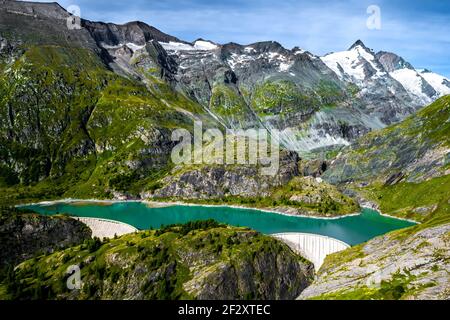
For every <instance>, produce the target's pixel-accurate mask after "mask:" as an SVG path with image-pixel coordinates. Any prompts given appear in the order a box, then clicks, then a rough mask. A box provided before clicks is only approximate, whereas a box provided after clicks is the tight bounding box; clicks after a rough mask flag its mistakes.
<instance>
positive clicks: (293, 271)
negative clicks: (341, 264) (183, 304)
mask: <svg viewBox="0 0 450 320" xmlns="http://www.w3.org/2000/svg"><path fill="white" fill-rule="evenodd" d="M71 265H78V266H79V267H80V268H81V280H82V288H81V290H74V291H70V290H68V289H67V287H66V280H67V278H68V276H69V275H67V274H66V271H67V268H68V267H69V266H71ZM313 276H314V268H313V265H312V263H310V262H308V261H306V260H305V259H303V258H301V257H300V256H298V255H296V254H294V253H293V252H292V251H291V249H290V248H289V247H288V246H287V245H285V244H283V243H281V242H279V241H277V240H275V239H273V238H271V237H268V236H264V235H261V234H259V233H257V232H255V231H251V230H249V229H245V228H234V227H227V226H224V225H219V224H217V223H216V222H214V221H202V222H193V223H189V224H186V225H177V226H169V227H165V228H163V229H160V230H156V231H144V232H139V233H135V234H131V235H126V236H123V237H120V238H118V239H111V240H108V241H106V242H101V241H100V240H96V241H91V242H89V243H86V244H84V245H81V246H78V247H74V248H70V249H66V250H63V251H58V252H55V253H54V254H51V255H47V256H41V257H37V258H34V259H32V260H29V261H26V262H24V263H22V264H21V265H19V266H18V268H16V270H15V272H14V274H13V275H10V277H9V282H8V284H7V288H8V289H7V291H8V292H9V294H10V295H11V297H13V298H16V299H194V298H195V299H293V298H295V297H297V296H298V295H299V294H300V292H301V291H302V290H303V289H304V288H305V287H307V286H308V285H309V283H310V282H311V281H312V278H313Z"/></svg>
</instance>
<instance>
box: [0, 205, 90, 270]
mask: <svg viewBox="0 0 450 320" xmlns="http://www.w3.org/2000/svg"><path fill="white" fill-rule="evenodd" d="M91 233H92V232H91V230H90V229H89V228H88V227H87V226H86V225H85V224H83V223H81V222H79V221H77V220H75V219H71V218H69V217H63V216H53V217H47V216H41V215H37V214H25V213H20V212H16V211H15V210H14V209H0V268H2V267H5V266H7V265H9V264H11V265H15V264H18V263H19V262H22V261H24V260H27V259H30V258H31V257H33V256H35V255H40V254H49V253H52V252H54V251H57V250H60V249H63V248H66V247H71V246H76V245H78V244H80V243H82V242H83V241H85V240H88V239H90V238H91Z"/></svg>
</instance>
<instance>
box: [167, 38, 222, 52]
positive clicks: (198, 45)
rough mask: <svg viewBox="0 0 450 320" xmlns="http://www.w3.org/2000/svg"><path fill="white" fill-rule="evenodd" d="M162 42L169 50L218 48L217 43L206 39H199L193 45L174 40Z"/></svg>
mask: <svg viewBox="0 0 450 320" xmlns="http://www.w3.org/2000/svg"><path fill="white" fill-rule="evenodd" d="M160 44H161V46H162V47H163V48H164V49H165V50H168V51H212V50H215V49H217V48H218V46H217V45H216V44H214V43H212V42H209V41H204V40H197V41H195V42H194V44H193V45H192V44H188V43H181V42H174V41H170V42H160Z"/></svg>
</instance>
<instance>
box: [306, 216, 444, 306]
mask: <svg viewBox="0 0 450 320" xmlns="http://www.w3.org/2000/svg"><path fill="white" fill-rule="evenodd" d="M416 229H418V230H414V229H413V230H412V231H408V232H406V231H397V232H394V233H391V234H388V235H385V236H382V237H378V238H376V239H373V240H371V241H369V242H367V243H366V244H363V245H360V246H357V247H354V248H351V249H349V250H347V251H346V252H342V253H338V254H334V255H332V256H329V257H327V258H326V260H325V263H324V265H323V266H322V267H321V269H320V271H319V273H318V275H317V277H316V279H315V281H314V282H313V284H312V285H311V286H309V287H308V288H307V289H306V290H305V291H304V292H302V294H301V295H300V299H408V300H409V299H421V300H446V299H449V297H450V276H449V272H450V255H449V252H450V224H444V225H441V226H437V227H431V228H425V229H423V228H420V227H416ZM411 233H412V234H411Z"/></svg>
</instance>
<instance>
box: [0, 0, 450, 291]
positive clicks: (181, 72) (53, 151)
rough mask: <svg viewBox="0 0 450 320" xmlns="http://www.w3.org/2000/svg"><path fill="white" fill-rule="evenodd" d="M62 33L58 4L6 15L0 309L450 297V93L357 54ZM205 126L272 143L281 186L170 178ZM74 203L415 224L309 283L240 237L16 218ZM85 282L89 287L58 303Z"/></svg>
mask: <svg viewBox="0 0 450 320" xmlns="http://www.w3.org/2000/svg"><path fill="white" fill-rule="evenodd" d="M71 19H73V17H72V16H71V15H70V14H69V13H68V12H67V11H66V10H65V9H63V8H62V7H61V6H59V5H58V4H57V3H37V2H22V1H11V0H0V205H1V206H2V208H1V209H0V258H1V260H0V299H180V298H182V299H296V298H299V299H449V298H450V80H449V79H447V78H445V77H444V76H441V75H439V74H437V73H434V72H432V71H430V70H417V69H415V68H414V67H413V66H412V65H411V64H410V63H408V62H407V61H406V60H405V59H404V58H402V57H400V56H398V55H396V54H395V53H391V52H384V51H379V52H375V51H373V50H372V49H369V48H367V47H366V46H365V45H364V43H363V42H362V41H360V40H358V41H356V42H355V43H354V44H353V45H352V46H351V47H350V48H349V49H348V50H345V51H341V52H335V53H329V54H327V55H325V56H317V55H315V54H313V53H311V52H308V51H305V50H302V49H301V48H298V47H295V48H293V49H287V48H284V47H283V46H282V45H281V44H279V43H277V42H274V41H268V42H258V43H253V44H247V45H241V44H237V43H226V44H218V43H214V42H211V41H208V40H204V39H198V40H196V41H194V42H189V41H184V40H181V39H178V38H176V37H173V36H171V35H168V34H165V33H163V32H161V31H159V30H158V29H156V28H154V27H152V26H149V25H147V24H145V23H143V22H139V21H135V22H130V23H127V24H124V25H116V24H113V23H103V22H93V21H88V20H84V19H81V21H80V25H79V27H77V28H68V25H67V22H68V21H71ZM198 121H201V122H202V124H203V129H204V130H207V129H215V128H217V129H219V130H220V131H222V132H224V133H225V132H227V133H230V132H231V133H233V132H239V131H242V130H247V129H267V130H268V131H269V132H271V133H272V134H273V135H274V136H276V139H277V140H278V141H280V143H281V144H280V148H281V150H280V168H279V170H278V173H277V174H276V175H275V176H264V175H262V174H261V173H260V170H259V168H258V167H257V166H253V165H238V164H235V165H228V166H227V165H223V164H218V163H208V164H206V163H205V164H192V165H175V164H173V162H172V161H171V152H172V149H173V148H174V146H175V145H176V144H177V143H176V142H174V141H173V140H172V137H171V135H172V131H173V130H174V129H179V128H182V129H186V130H188V131H189V132H193V130H194V122H198ZM68 198H71V199H100V200H122V201H123V200H140V201H151V202H152V203H153V202H155V203H158V202H165V203H167V202H184V203H191V204H197V205H235V206H241V207H251V208H258V209H265V210H271V211H276V212H279V213H288V214H291V215H294V216H310V217H316V218H336V217H342V216H346V215H350V214H354V213H358V212H360V211H361V208H362V207H367V206H370V207H371V208H374V209H377V210H379V211H380V212H383V213H384V214H386V215H390V216H392V217H397V218H403V219H408V220H413V221H415V222H418V224H417V225H415V226H412V227H409V228H406V229H401V230H396V231H393V232H390V233H387V234H384V235H381V236H379V237H376V238H374V239H371V240H369V241H368V242H365V243H362V244H359V245H356V246H353V247H351V248H349V249H347V250H344V251H340V252H337V253H334V254H331V255H328V256H327V257H326V259H325V261H324V263H323V265H322V266H321V267H320V269H319V270H318V271H317V272H316V271H314V266H313V264H312V263H311V262H310V261H308V260H307V259H305V258H304V257H302V256H300V255H298V253H295V252H294V251H293V250H292V249H291V248H290V247H289V246H288V245H286V244H285V243H283V242H281V241H279V240H277V239H275V238H273V237H270V236H269V235H264V234H262V233H259V232H256V231H253V230H251V229H249V228H242V227H238V226H229V225H225V224H221V223H218V222H215V221H200V222H199V221H197V222H190V223H188V224H183V225H181V224H180V225H172V226H166V227H163V228H161V229H158V230H141V231H139V232H136V233H132V234H127V235H123V236H120V237H114V238H111V239H105V240H100V239H98V238H95V239H92V238H91V230H89V228H87V227H86V225H84V224H83V223H82V222H80V221H77V220H75V219H72V218H70V217H68V216H66V215H61V216H60V215H57V216H52V217H49V216H44V215H38V214H36V213H34V212H28V211H25V210H18V209H16V208H14V206H16V205H19V204H25V203H37V202H42V201H51V200H60V199H68ZM80 263H81V264H82V265H83V266H84V270H85V271H83V272H86V274H88V276H87V278H86V279H85V280H84V281H83V288H82V289H81V290H78V291H67V289H66V288H65V287H64V285H63V284H64V283H65V281H66V280H67V275H66V274H65V272H66V270H67V267H68V266H70V265H74V264H80ZM49 266H52V267H51V268H49ZM55 279H60V280H55ZM61 279H62V280H61Z"/></svg>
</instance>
